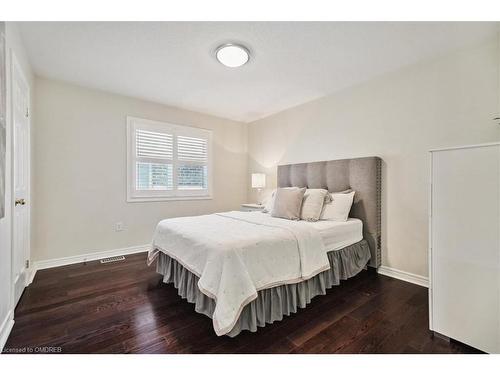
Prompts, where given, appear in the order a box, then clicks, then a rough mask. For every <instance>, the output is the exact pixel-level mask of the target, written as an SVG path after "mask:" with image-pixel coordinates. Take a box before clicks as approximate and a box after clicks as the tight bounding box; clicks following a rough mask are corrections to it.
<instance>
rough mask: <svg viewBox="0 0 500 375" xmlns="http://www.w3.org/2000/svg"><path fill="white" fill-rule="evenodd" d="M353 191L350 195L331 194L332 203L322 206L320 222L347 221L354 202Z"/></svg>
mask: <svg viewBox="0 0 500 375" xmlns="http://www.w3.org/2000/svg"><path fill="white" fill-rule="evenodd" d="M354 193H355V192H354V191H351V192H350V193H333V194H331V196H332V202H331V203H327V204H325V205H324V206H323V212H322V213H321V218H320V219H321V220H331V221H347V219H348V217H349V212H350V211H351V207H352V202H353V200H354Z"/></svg>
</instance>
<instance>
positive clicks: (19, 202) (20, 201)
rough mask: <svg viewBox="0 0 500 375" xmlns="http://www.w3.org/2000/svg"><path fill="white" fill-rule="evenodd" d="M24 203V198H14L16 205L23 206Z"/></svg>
mask: <svg viewBox="0 0 500 375" xmlns="http://www.w3.org/2000/svg"><path fill="white" fill-rule="evenodd" d="M25 204H26V201H25V200H24V198H21V199H16V206H19V205H21V206H24V205H25Z"/></svg>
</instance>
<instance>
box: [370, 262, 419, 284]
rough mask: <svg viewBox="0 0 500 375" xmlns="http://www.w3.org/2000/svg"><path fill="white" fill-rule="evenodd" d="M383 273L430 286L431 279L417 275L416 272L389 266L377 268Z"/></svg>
mask: <svg viewBox="0 0 500 375" xmlns="http://www.w3.org/2000/svg"><path fill="white" fill-rule="evenodd" d="M377 272H378V273H380V274H381V275H385V276H389V277H393V278H395V279H399V280H403V281H407V282H409V283H412V284H417V285H420V286H424V287H426V288H428V287H429V279H428V278H427V277H424V276H420V275H415V274H414V273H410V272H406V271H401V270H398V269H396V268H391V267H387V266H380V267H379V268H378V270H377Z"/></svg>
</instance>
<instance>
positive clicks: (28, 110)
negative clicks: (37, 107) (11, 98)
mask: <svg viewBox="0 0 500 375" xmlns="http://www.w3.org/2000/svg"><path fill="white" fill-rule="evenodd" d="M29 116H30V109H29V108H28V107H26V118H28V117H29Z"/></svg>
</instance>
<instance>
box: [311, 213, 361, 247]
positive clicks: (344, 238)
mask: <svg viewBox="0 0 500 375" xmlns="http://www.w3.org/2000/svg"><path fill="white" fill-rule="evenodd" d="M305 223H307V224H308V225H310V226H311V227H312V228H315V229H317V230H318V231H319V233H320V236H321V238H322V239H323V243H324V244H325V249H326V251H334V250H340V249H343V248H344V247H346V246H349V245H352V244H355V243H356V242H359V241H361V240H362V239H363V222H362V221H361V220H359V219H353V218H349V219H347V221H345V222H342V221H329V220H319V221H306V222H305Z"/></svg>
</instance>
